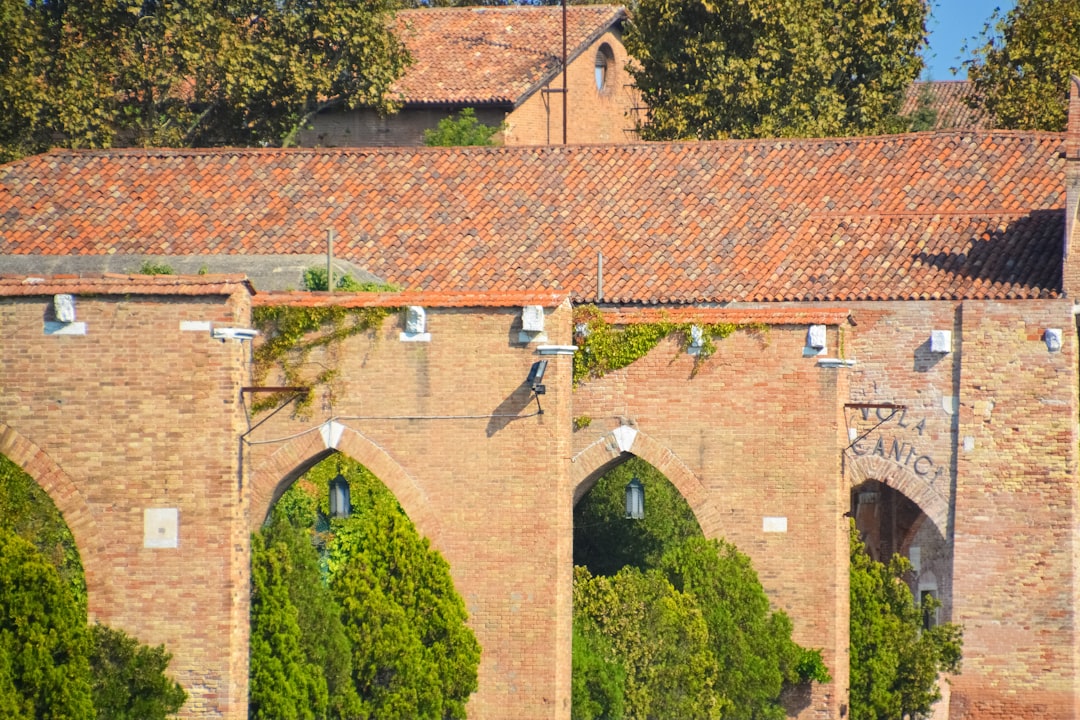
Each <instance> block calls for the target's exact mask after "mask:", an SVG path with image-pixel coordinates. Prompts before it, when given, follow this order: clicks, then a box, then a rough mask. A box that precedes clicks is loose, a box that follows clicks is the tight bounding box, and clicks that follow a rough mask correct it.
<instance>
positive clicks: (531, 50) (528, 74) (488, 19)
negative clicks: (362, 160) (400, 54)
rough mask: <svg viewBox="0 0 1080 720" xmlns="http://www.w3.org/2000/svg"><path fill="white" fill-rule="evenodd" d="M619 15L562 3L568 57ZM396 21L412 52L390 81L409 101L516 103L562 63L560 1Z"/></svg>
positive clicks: (430, 12) (436, 11)
mask: <svg viewBox="0 0 1080 720" xmlns="http://www.w3.org/2000/svg"><path fill="white" fill-rule="evenodd" d="M625 18H626V10H625V9H624V8H622V7H621V6H616V5H579V6H572V7H569V8H567V23H566V24H567V32H566V35H567V53H568V55H569V57H570V59H571V60H573V58H574V57H575V56H576V55H577V54H578V53H580V52H582V51H583V50H584V49H585V48H586V47H588V46H589V45H590V44H591V43H592V42H593V41H594V40H595V39H596V38H598V37H599V36H600V35H602V34H603V33H604V32H606V31H607V30H608V29H610V28H611V26H613V25H615V24H617V23H620V22H622V21H623V20H624V19H625ZM396 27H397V32H398V36H399V37H400V38H401V39H402V41H403V42H404V43H405V45H406V47H408V49H409V53H410V54H411V55H412V58H413V64H412V65H411V66H410V67H409V68H408V69H407V70H406V71H405V76H404V77H403V78H402V79H401V80H400V81H399V82H398V83H397V85H396V87H395V91H396V92H398V93H400V94H401V96H402V97H403V98H404V100H405V102H406V103H407V104H409V105H424V104H452V105H483V104H492V103H495V104H500V105H513V104H517V103H518V102H520V101H521V100H523V99H525V98H526V97H528V96H529V95H531V94H532V93H533V92H535V90H536V89H537V88H538V87H539V86H540V85H541V84H543V83H544V82H546V81H547V80H548V79H549V78H550V77H552V76H553V75H554V74H555V73H557V72H558V71H559V69H560V65H561V58H562V9H561V8H559V7H522V6H514V7H462V8H428V9H420V10H402V11H400V12H399V13H398V14H397V23H396Z"/></svg>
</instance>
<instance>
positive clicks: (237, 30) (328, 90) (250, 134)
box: [0, 0, 408, 160]
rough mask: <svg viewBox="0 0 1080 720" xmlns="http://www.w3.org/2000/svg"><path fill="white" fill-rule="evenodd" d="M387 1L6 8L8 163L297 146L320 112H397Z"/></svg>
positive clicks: (0, 133) (1, 56)
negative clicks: (62, 149)
mask: <svg viewBox="0 0 1080 720" xmlns="http://www.w3.org/2000/svg"><path fill="white" fill-rule="evenodd" d="M392 9H393V3H392V1H391V0H368V1H367V2H355V0H318V1H317V0H285V1H284V2H279V1H278V0H115V1H113V2H104V0H87V1H86V2H71V3H64V2H55V1H49V0H46V1H44V2H29V3H20V2H18V0H0V51H2V52H0V110H4V113H3V117H2V118H0V159H5V160H6V159H11V158H13V157H18V156H20V155H22V154H26V153H29V152H37V151H40V150H42V149H44V148H46V147H47V146H49V145H50V144H52V143H58V144H62V145H66V146H71V147H109V146H113V145H120V146H130V145H133V146H174V147H182V146H195V147H199V146H208V145H220V144H232V145H274V146H278V145H289V144H292V143H293V142H294V140H295V137H296V135H297V133H298V132H299V130H300V129H301V128H302V127H304V126H305V124H306V123H308V121H309V120H310V119H311V118H312V117H313V116H314V114H315V113H317V112H318V111H319V110H321V109H323V108H325V107H329V106H332V105H340V106H344V107H347V108H354V107H357V106H360V105H365V106H370V107H374V108H376V109H378V110H379V111H381V112H390V111H392V110H393V109H394V108H395V101H394V99H393V97H392V96H391V93H390V87H391V85H392V83H393V82H394V81H395V80H396V79H397V78H398V77H399V76H400V75H401V73H402V72H403V70H404V68H405V65H406V64H407V62H408V53H407V52H406V50H405V47H404V45H403V44H402V43H401V42H400V40H399V39H398V38H397V37H396V36H395V35H394V33H393V31H392V30H391V27H390V13H391V11H392Z"/></svg>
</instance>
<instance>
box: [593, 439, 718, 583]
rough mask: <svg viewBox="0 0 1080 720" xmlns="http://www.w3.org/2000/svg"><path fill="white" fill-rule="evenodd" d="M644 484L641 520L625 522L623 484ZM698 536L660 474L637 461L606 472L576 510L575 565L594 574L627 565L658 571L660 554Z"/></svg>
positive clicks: (686, 510)
mask: <svg viewBox="0 0 1080 720" xmlns="http://www.w3.org/2000/svg"><path fill="white" fill-rule="evenodd" d="M634 477H636V478H638V479H639V480H640V481H641V483H642V484H643V485H644V486H645V517H644V518H643V519H641V520H632V521H631V520H627V519H626V518H625V516H626V484H627V483H629V482H630V479H631V478H634ZM691 537H701V527H700V526H698V523H697V518H695V517H694V511H693V510H691V509H690V506H689V505H687V504H686V500H685V499H683V496H682V495H681V494H680V493H679V490H678V489H677V488H676V487H675V486H674V485H672V484H671V482H669V481H668V479H667V478H666V477H664V474H663V473H662V472H660V471H659V470H657V469H656V468H654V467H653V466H652V465H650V464H649V463H647V462H645V461H644V460H641V459H639V458H631V459H630V460H627V461H626V462H625V463H623V464H621V465H619V466H618V467H615V468H613V469H611V470H609V471H608V472H607V473H605V474H604V475H603V476H601V478H600V479H599V480H597V482H596V485H594V486H593V488H592V490H590V491H589V493H588V494H587V495H586V496H585V497H583V498H582V499H581V501H580V502H578V504H577V505H576V506H575V507H574V564H575V565H582V566H584V567H587V568H589V571H590V572H591V573H593V574H594V575H614V574H615V573H616V572H617V571H618V570H619V569H620V568H622V567H623V566H625V565H632V566H634V567H637V568H639V569H642V570H644V569H646V568H650V567H658V566H659V563H660V558H661V557H662V556H663V554H664V552H665V551H666V550H667V549H668V548H669V547H672V546H674V545H676V544H678V543H680V542H682V541H683V540H686V539H687V538H691Z"/></svg>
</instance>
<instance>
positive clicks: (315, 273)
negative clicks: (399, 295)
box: [303, 267, 397, 292]
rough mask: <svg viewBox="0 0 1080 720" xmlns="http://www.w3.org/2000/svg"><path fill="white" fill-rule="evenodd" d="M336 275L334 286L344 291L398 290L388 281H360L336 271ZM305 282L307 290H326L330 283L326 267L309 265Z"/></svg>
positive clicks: (304, 278)
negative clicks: (387, 282)
mask: <svg viewBox="0 0 1080 720" xmlns="http://www.w3.org/2000/svg"><path fill="white" fill-rule="evenodd" d="M334 277H335V280H336V282H335V283H334V288H335V289H336V290H341V291H342V292H394V291H396V290H397V288H396V287H394V286H393V285H387V284H386V283H379V282H360V281H359V280H357V279H356V278H354V277H353V276H352V275H350V274H349V273H345V274H343V275H340V276H339V275H337V274H336V273H335V276H334ZM303 284H304V289H305V290H310V291H313V292H315V291H320V290H322V291H325V290H326V288H327V285H328V283H327V282H326V268H325V267H309V268H307V269H306V270H304V276H303Z"/></svg>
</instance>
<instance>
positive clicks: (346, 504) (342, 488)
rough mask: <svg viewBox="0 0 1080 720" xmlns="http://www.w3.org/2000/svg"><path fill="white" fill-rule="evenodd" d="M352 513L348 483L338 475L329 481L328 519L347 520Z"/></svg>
mask: <svg viewBox="0 0 1080 720" xmlns="http://www.w3.org/2000/svg"><path fill="white" fill-rule="evenodd" d="M351 512H352V500H351V498H350V497H349V481H348V480H346V479H345V476H344V475H342V474H341V473H338V475H337V477H336V478H334V479H333V480H331V481H330V517H332V518H347V517H349V513H351Z"/></svg>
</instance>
